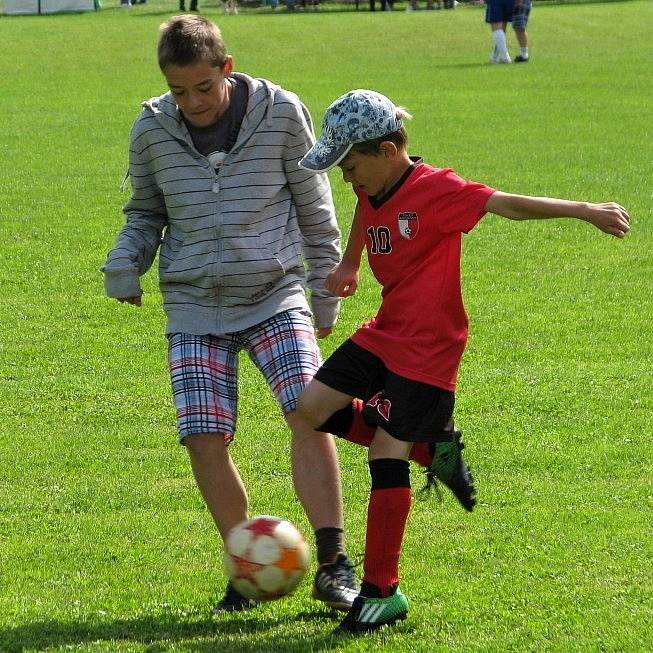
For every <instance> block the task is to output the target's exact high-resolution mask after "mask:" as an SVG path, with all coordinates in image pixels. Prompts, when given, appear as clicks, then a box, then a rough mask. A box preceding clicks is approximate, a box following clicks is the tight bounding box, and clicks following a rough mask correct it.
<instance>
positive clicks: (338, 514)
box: [286, 411, 343, 531]
mask: <svg viewBox="0 0 653 653" xmlns="http://www.w3.org/2000/svg"><path fill="white" fill-rule="evenodd" d="M286 420H287V422H288V426H289V427H290V430H291V431H292V473H293V483H294V486H295V492H296V493H297V496H298V497H299V500H300V502H301V504H302V506H303V508H304V511H305V512H306V516H307V517H308V520H309V522H310V523H311V526H312V527H313V530H315V531H317V530H318V529H320V528H325V527H331V528H342V527H343V518H342V489H341V485H340V468H339V466H338V455H337V452H336V445H335V442H334V440H333V437H332V436H331V435H330V434H328V433H321V432H320V431H315V430H314V429H313V428H311V427H310V426H309V424H308V422H307V421H306V420H305V419H304V417H303V416H302V415H300V414H299V413H298V412H296V411H295V412H292V413H289V414H288V415H286Z"/></svg>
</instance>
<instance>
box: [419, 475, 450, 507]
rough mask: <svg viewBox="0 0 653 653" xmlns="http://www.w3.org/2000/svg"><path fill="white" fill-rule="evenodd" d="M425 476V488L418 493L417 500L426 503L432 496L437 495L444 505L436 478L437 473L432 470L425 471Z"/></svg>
mask: <svg viewBox="0 0 653 653" xmlns="http://www.w3.org/2000/svg"><path fill="white" fill-rule="evenodd" d="M424 474H426V483H425V485H424V487H423V488H421V489H420V490H418V491H417V494H416V495H415V498H416V499H417V500H418V501H426V500H427V499H428V498H429V497H430V496H431V494H433V493H435V496H436V497H437V499H438V501H439V502H440V503H442V502H443V498H442V492H441V491H440V486H439V485H438V479H437V478H436V476H435V472H434V471H432V470H431V469H425V470H424Z"/></svg>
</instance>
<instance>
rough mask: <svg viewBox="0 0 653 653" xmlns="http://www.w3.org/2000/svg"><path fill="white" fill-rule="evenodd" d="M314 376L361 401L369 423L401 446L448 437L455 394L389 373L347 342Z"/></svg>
mask: <svg viewBox="0 0 653 653" xmlns="http://www.w3.org/2000/svg"><path fill="white" fill-rule="evenodd" d="M315 378H316V379H317V380H318V381H320V382H321V383H324V385H328V386H329V387H330V388H333V389H334V390H338V391H339V392H343V393H344V394H347V395H350V396H352V397H358V398H359V399H362V400H363V401H364V402H365V409H364V413H363V416H364V418H365V421H366V422H367V423H368V424H371V425H376V426H380V427H381V428H382V429H384V430H385V431H387V432H388V433H389V434H390V435H391V436H392V437H394V438H397V440H403V441H404V442H438V441H441V440H444V439H450V438H451V430H452V429H453V422H452V415H453V407H454V402H455V394H454V393H453V392H451V391H449V390H443V389H442V388H438V387H436V386H434V385H429V384H428V383H422V382H420V381H413V380H411V379H407V378H406V377H404V376H399V375H398V374H395V373H394V372H391V371H390V370H388V369H387V368H386V366H385V364H384V363H383V361H382V360H381V359H380V358H379V357H378V356H375V355H374V354H372V353H370V352H369V351H367V350H366V349H363V348H362V347H359V346H358V345H357V344H355V343H354V342H352V341H351V340H347V341H346V342H344V343H343V344H342V345H340V347H338V349H336V350H335V351H334V352H333V354H331V356H329V358H328V359H327V360H326V361H325V362H324V364H323V365H322V367H321V368H320V369H319V370H318V371H317V374H316V375H315Z"/></svg>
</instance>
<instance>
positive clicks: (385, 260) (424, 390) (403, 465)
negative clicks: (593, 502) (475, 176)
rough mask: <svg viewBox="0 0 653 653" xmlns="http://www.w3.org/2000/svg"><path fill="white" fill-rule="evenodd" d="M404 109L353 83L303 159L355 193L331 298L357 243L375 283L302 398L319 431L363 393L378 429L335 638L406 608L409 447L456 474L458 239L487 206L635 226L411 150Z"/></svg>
mask: <svg viewBox="0 0 653 653" xmlns="http://www.w3.org/2000/svg"><path fill="white" fill-rule="evenodd" d="M407 118H410V115H409V114H408V113H406V112H405V111H404V110H403V109H400V108H397V107H395V105H394V104H393V103H392V102H391V101H390V100H389V99H388V98H387V97H385V96H383V95H380V94H379V93H375V92H373V91H366V90H356V91H351V92H349V93H347V94H345V95H343V96H342V97H340V98H338V99H337V100H336V101H335V102H334V103H333V104H331V105H330V106H329V107H328V108H327V110H326V113H325V116H324V121H323V125H322V134H321V136H320V138H319V139H318V141H317V142H316V143H315V145H314V146H313V147H312V148H311V149H310V150H309V152H308V153H307V154H306V155H305V156H304V158H303V159H302V160H301V161H300V165H301V166H302V167H304V168H307V169H309V170H314V171H316V172H317V171H319V172H324V171H326V170H329V169H330V168H332V167H333V166H335V165H339V166H340V168H341V169H342V172H343V178H344V180H345V181H346V182H348V183H350V184H351V185H352V187H353V190H354V192H355V193H356V196H357V198H358V203H357V206H356V211H355V215H354V221H353V224H352V228H351V234H350V237H349V241H348V244H347V249H346V251H345V255H344V256H343V259H342V261H341V263H340V264H339V265H338V266H337V267H336V268H335V269H334V270H333V271H332V272H331V274H330V275H329V276H328V277H327V280H326V286H327V288H328V289H329V291H330V292H331V293H333V294H334V295H338V296H347V295H352V294H354V292H355V291H356V287H357V283H358V269H359V265H360V258H361V254H362V251H363V248H364V247H366V248H367V254H368V260H369V264H370V268H371V269H372V272H373V273H374V276H375V277H376V278H377V280H378V281H379V282H380V283H381V285H382V286H383V290H382V303H381V307H380V309H379V311H378V314H377V315H376V317H374V318H373V319H371V320H370V321H369V322H367V323H366V324H365V325H363V326H362V327H361V328H360V329H358V330H357V331H356V332H355V333H354V334H353V335H352V336H351V338H350V339H349V340H347V341H346V342H345V343H344V344H343V345H341V346H340V347H339V348H338V349H337V350H336V351H335V352H334V353H333V354H332V355H331V356H330V357H329V358H328V360H327V361H326V362H325V363H324V364H323V365H322V367H321V368H320V369H319V370H318V372H317V374H316V375H315V377H314V379H313V380H312V381H311V382H310V383H309V384H308V386H307V387H306V388H305V389H304V391H303V392H302V394H301V396H300V399H299V405H298V410H299V411H300V413H302V414H303V415H304V417H305V418H306V419H307V420H308V421H309V423H311V424H312V425H314V426H316V427H317V426H319V425H321V424H324V422H327V421H328V420H331V419H333V415H334V414H338V413H339V412H340V411H342V410H348V408H347V407H348V406H349V405H350V402H351V401H352V398H353V397H361V398H363V400H364V401H365V413H364V414H365V417H366V419H367V420H368V421H372V420H373V421H374V423H375V424H376V426H377V428H376V431H375V434H374V437H373V440H372V442H371V444H370V447H369V467H370V474H371V477H372V489H371V494H370V500H369V506H368V514H367V535H366V543H365V562H364V576H363V583H362V585H361V591H360V595H359V596H358V597H357V598H356V599H355V600H354V604H353V605H352V607H351V609H350V611H349V613H348V614H347V616H346V617H345V619H344V620H343V621H342V623H341V624H340V626H339V628H338V631H339V632H344V633H362V632H366V631H370V630H374V629H376V628H379V627H380V626H383V625H386V624H392V623H394V622H395V621H397V620H398V619H403V618H405V617H406V614H407V612H408V601H407V599H406V597H405V596H404V595H403V594H402V593H401V591H400V590H399V587H398V584H399V574H398V563H399V555H400V551H401V542H402V539H403V534H404V529H405V525H406V521H407V518H408V512H409V509H410V502H411V496H410V494H411V491H410V478H409V467H408V458H409V453H410V450H411V447H412V446H413V443H416V442H429V443H430V444H431V446H432V447H433V448H434V451H435V455H434V461H433V465H432V470H433V471H434V472H435V474H436V476H437V477H438V478H441V476H443V477H445V478H447V477H448V478H449V479H451V478H452V474H453V478H458V480H459V481H460V482H461V483H464V481H465V479H464V478H462V477H461V475H462V474H463V473H464V471H466V466H465V465H464V463H463V462H462V457H461V455H460V449H461V445H460V442H459V435H458V434H457V432H456V431H455V430H454V429H453V424H452V419H451V417H452V413H453V406H454V390H455V386H456V377H457V373H458V366H459V364H460V359H461V356H462V353H463V350H464V348H465V344H466V341H467V315H466V313H465V308H464V306H463V302H462V296H461V290H460V254H461V240H462V234H463V233H467V232H468V231H470V230H471V229H472V228H473V227H474V226H475V225H476V223H477V222H478V221H479V220H480V219H481V218H482V217H483V215H484V214H485V213H486V212H491V213H495V214H497V215H501V216H504V217H506V218H510V219H512V220H527V219H537V218H554V217H558V218H559V217H573V218H578V219H580V220H585V221H586V222H589V223H591V224H593V225H594V226H595V227H597V228H598V229H600V230H601V231H603V232H605V233H607V234H610V235H613V236H616V237H618V238H622V237H623V236H625V235H626V233H627V232H628V230H629V228H630V217H629V215H628V212H627V211H626V209H624V208H623V207H622V206H620V205H619V204H615V203H612V202H610V203H605V204H592V203H587V202H574V201H567V200H561V199H554V198H546V197H528V196H524V195H513V194H510V193H503V192H500V191H496V190H494V189H493V188H490V187H489V186H486V185H484V184H479V183H475V182H469V181H466V180H464V179H462V178H460V177H459V176H458V175H456V174H455V173H454V172H453V171H452V170H450V169H438V168H433V167H431V166H430V165H427V164H426V163H424V162H422V161H421V159H418V158H413V157H409V155H408V152H407V135H406V130H405V129H404V127H403V120H404V119H407ZM456 470H458V473H457V474H456ZM447 475H449V476H447ZM469 485H470V486H471V483H469ZM450 487H451V486H450ZM451 489H453V490H454V493H456V490H455V488H451ZM457 496H458V494H457ZM458 498H459V500H460V497H458ZM472 499H473V497H472ZM463 505H464V504H463ZM472 505H473V504H472Z"/></svg>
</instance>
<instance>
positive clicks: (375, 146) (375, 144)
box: [351, 127, 408, 155]
mask: <svg viewBox="0 0 653 653" xmlns="http://www.w3.org/2000/svg"><path fill="white" fill-rule="evenodd" d="M385 141H390V142H391V143H394V144H395V145H396V146H397V149H401V148H405V147H406V145H408V132H407V131H406V128H405V127H402V128H401V129H398V130H397V131H396V132H392V133H391V134H387V135H386V136H381V137H380V138H373V139H372V140H370V141H363V142H362V143H354V144H353V145H352V146H351V149H352V151H354V152H359V153H360V154H372V155H374V154H379V152H380V151H381V143H384V142H385Z"/></svg>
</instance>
